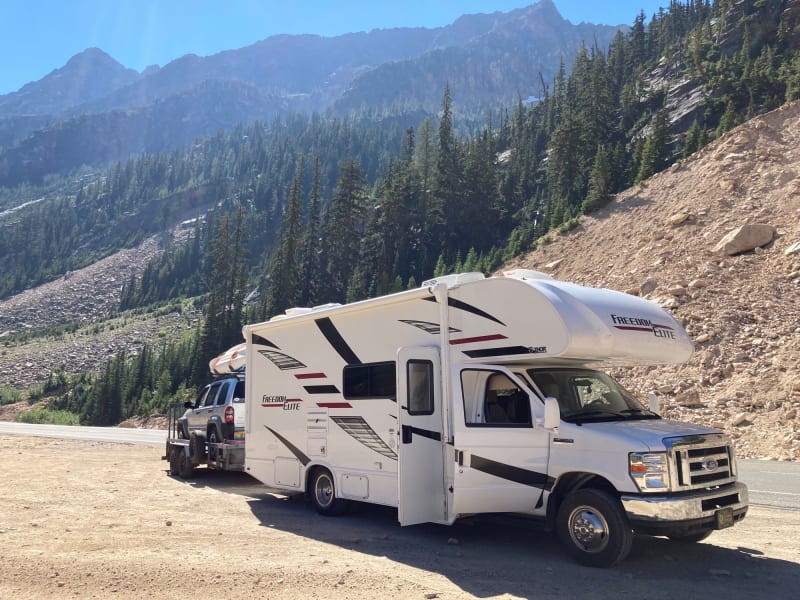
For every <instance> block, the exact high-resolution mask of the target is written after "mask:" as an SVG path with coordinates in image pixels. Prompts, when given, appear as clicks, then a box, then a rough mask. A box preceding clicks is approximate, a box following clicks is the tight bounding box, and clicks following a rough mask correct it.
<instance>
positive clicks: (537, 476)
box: [469, 454, 555, 491]
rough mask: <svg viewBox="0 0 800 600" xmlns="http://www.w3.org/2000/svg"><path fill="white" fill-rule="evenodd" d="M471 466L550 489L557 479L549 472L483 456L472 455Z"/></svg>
mask: <svg viewBox="0 0 800 600" xmlns="http://www.w3.org/2000/svg"><path fill="white" fill-rule="evenodd" d="M469 466H470V467H471V468H473V469H475V470H476V471H481V472H482V473H487V474H488V475H494V476H495V477H499V478H500V479H506V480H508V481H513V482H514V483H520V484H522V485H527V486H530V487H535V488H539V489H544V490H547V491H550V490H551V489H552V488H553V484H554V483H555V479H554V478H553V477H550V476H548V475H547V473H539V472H538V471H529V470H527V469H521V468H519V467H513V466H511V465H507V464H504V463H501V462H497V461H495V460H491V459H488V458H483V457H482V456H475V455H474V454H473V455H472V456H471V457H470V461H469Z"/></svg>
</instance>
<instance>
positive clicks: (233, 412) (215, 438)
mask: <svg viewBox="0 0 800 600" xmlns="http://www.w3.org/2000/svg"><path fill="white" fill-rule="evenodd" d="M184 406H185V407H186V412H185V413H184V414H183V416H182V417H181V418H180V419H179V422H180V427H179V432H180V434H181V436H182V437H185V438H189V437H190V436H191V433H192V432H193V431H196V432H198V433H203V434H205V436H206V440H207V441H208V442H209V443H212V444H214V443H218V442H224V441H227V440H237V441H242V440H244V406H245V405H244V375H232V376H229V377H224V378H222V379H217V380H216V381H213V382H211V383H209V384H208V385H207V386H205V387H204V388H203V389H202V390H200V393H199V394H198V395H197V400H196V401H195V402H194V404H193V403H191V402H187V403H186V404H185V405H184Z"/></svg>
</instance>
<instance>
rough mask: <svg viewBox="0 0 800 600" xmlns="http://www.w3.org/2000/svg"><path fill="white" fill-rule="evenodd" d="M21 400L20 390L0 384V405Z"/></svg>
mask: <svg viewBox="0 0 800 600" xmlns="http://www.w3.org/2000/svg"><path fill="white" fill-rule="evenodd" d="M20 400H22V392H20V391H19V390H15V389H14V388H10V387H6V386H4V385H3V386H0V406H4V405H6V404H14V403H15V402H19V401H20Z"/></svg>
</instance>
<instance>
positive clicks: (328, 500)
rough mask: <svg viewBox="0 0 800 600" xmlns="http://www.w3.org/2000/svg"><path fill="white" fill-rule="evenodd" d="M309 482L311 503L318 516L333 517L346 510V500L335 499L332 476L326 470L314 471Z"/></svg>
mask: <svg viewBox="0 0 800 600" xmlns="http://www.w3.org/2000/svg"><path fill="white" fill-rule="evenodd" d="M311 481H312V484H311V502H313V503H314V508H316V509H317V512H318V513H319V514H321V515H325V516H335V515H341V514H342V513H344V511H345V510H347V500H342V499H341V498H337V497H336V487H335V486H334V483H333V475H331V474H330V472H328V470H327V469H319V470H317V471H315V472H314V474H313V476H312V477H311Z"/></svg>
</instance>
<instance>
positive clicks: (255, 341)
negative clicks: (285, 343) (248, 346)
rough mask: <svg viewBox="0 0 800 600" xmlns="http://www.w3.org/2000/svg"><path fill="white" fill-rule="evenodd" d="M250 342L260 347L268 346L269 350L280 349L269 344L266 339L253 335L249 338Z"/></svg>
mask: <svg viewBox="0 0 800 600" xmlns="http://www.w3.org/2000/svg"><path fill="white" fill-rule="evenodd" d="M250 341H251V342H252V343H253V344H258V345H260V346H269V347H270V348H275V349H276V350H280V348H278V347H277V346H276V345H275V344H273V343H272V342H270V341H269V340H268V339H267V338H263V337H261V336H260V335H255V334H253V336H252V337H251V338H250Z"/></svg>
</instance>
